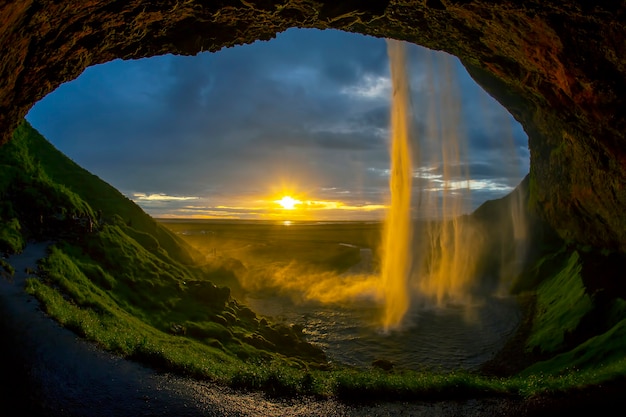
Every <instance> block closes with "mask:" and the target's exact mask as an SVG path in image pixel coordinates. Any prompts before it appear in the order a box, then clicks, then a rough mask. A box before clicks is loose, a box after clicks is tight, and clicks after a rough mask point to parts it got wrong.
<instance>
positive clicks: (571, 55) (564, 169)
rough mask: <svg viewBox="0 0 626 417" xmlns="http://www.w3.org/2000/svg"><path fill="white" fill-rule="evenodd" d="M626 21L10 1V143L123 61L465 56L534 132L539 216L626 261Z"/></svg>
mask: <svg viewBox="0 0 626 417" xmlns="http://www.w3.org/2000/svg"><path fill="white" fill-rule="evenodd" d="M625 13H626V4H625V3H624V2H621V1H595V2H590V1H583V0H569V1H566V0H554V1H550V2H546V1H539V0H528V1H527V0H524V1H521V0H489V1H487V0H474V1H464V0H463V1H462V0H413V1H410V0H409V1H399V0H369V1H364V0H363V1H359V0H350V1H342V2H333V1H326V0H317V1H312V0H278V1H271V0H247V1H244V0H222V1H211V2H207V1H201V0H188V1H180V0H169V1H168V0H164V1H158V2H145V1H140V0H128V1H119V0H102V1H79V0H64V1H58V0H37V1H34V0H24V1H14V2H9V1H0V50H2V55H1V56H0V71H1V75H0V143H2V142H5V141H7V140H9V139H10V135H11V132H12V131H13V129H14V128H15V127H16V126H17V124H18V123H19V122H20V120H21V119H22V117H23V116H24V115H25V114H26V113H27V111H28V110H29V109H30V107H31V106H32V105H33V103H35V102H36V101H37V100H39V99H41V98H42V97H44V96H45V95H46V94H47V93H49V92H51V91H52V90H54V89H55V88H56V87H57V86H59V85H60V84H61V83H63V82H65V81H68V80H71V79H73V78H76V77H77V76H78V75H79V74H80V73H81V72H82V71H83V70H84V69H85V68H86V67H88V66H90V65H94V64H98V63H102V62H106V61H110V60H112V59H115V58H123V59H131V58H140V57H147V56H152V55H159V54H165V53H176V54H196V53H198V52H200V51H217V50H219V49H221V48H223V47H228V46H233V45H237V44H242V43H247V42H253V41H255V40H258V39H262V40H266V39H270V38H272V37H273V36H274V35H275V34H276V33H277V32H280V31H283V30H285V29H287V28H290V27H309V28H320V29H325V28H336V29H341V30H346V31H352V32H360V33H363V34H369V35H373V36H379V37H383V36H384V37H393V38H398V39H404V40H407V41H410V42H413V43H416V44H420V45H423V46H426V47H429V48H432V49H438V50H445V51H448V52H450V53H452V54H454V55H456V56H458V57H459V58H460V59H461V60H462V61H463V63H464V64H465V65H466V66H467V68H468V69H469V71H470V73H471V74H472V75H473V76H474V78H475V79H476V80H477V81H478V82H479V83H480V84H481V85H482V86H483V87H484V88H485V89H486V90H487V91H489V92H490V93H491V94H493V95H494V96H495V97H496V98H497V99H498V100H499V101H500V102H501V103H502V104H503V105H504V106H505V107H507V108H508V109H509V110H510V112H511V113H512V114H513V115H514V116H515V117H516V118H517V119H518V120H519V121H520V122H521V123H522V124H523V126H524V128H525V129H526V131H527V133H528V135H529V146H530V150H531V193H532V202H533V205H534V207H535V208H536V209H537V211H538V212H539V213H540V214H541V215H542V216H543V217H544V218H545V219H547V220H548V221H549V222H550V223H551V224H552V226H553V227H554V228H555V229H556V230H557V231H558V232H559V233H560V235H561V236H562V237H564V238H567V239H573V240H575V241H578V242H581V243H585V244H592V245H595V246H599V247H603V248H612V249H619V250H621V251H625V250H626V210H624V209H623V208H624V207H625V206H626V187H625V184H626V141H625V139H626V101H625V100H626V99H625V97H626V96H625V95H624V91H626V59H624V56H626V16H625Z"/></svg>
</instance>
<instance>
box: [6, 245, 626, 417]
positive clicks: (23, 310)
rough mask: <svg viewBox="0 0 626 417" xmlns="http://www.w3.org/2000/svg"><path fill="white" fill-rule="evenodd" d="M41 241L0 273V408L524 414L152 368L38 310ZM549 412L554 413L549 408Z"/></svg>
mask: <svg viewBox="0 0 626 417" xmlns="http://www.w3.org/2000/svg"><path fill="white" fill-rule="evenodd" d="M46 247H47V244H46V243H35V244H30V245H28V247H27V248H26V250H24V252H23V253H21V254H19V255H14V256H12V257H10V258H9V259H8V261H9V263H11V264H12V265H13V266H14V267H15V270H16V273H15V276H14V277H13V279H12V280H6V279H2V278H0V334H1V335H2V336H1V343H0V358H1V360H0V415H2V416H5V415H7V416H11V415H15V416H24V415H26V416H47V417H57V416H59V417H60V416H64V417H74V416H76V417H78V416H94V417H95V416H103V417H104V416H107V417H108V416H117V417H126V416H128V417H130V416H133V417H135V416H180V417H187V416H189V417H191V416H193V417H195V416H407V415H411V416H425V417H428V416H442V417H446V416H506V415H515V414H519V415H525V414H528V415H531V414H530V412H531V411H532V410H530V409H529V408H528V404H521V403H519V402H517V401H503V400H501V399H482V400H469V401H461V402H454V401H448V402H434V403H412V404H405V403H388V404H379V405H376V406H372V407H370V406H363V405H359V406H351V405H348V404H344V403H340V402H337V401H331V400H329V401H315V400H310V399H298V400H289V401H279V400H272V399H268V398H266V397H264V396H263V395H262V394H258V393H242V392H237V391H233V390H231V389H228V388H224V387H219V386H215V385H213V384H208V383H202V382H199V381H195V380H191V379H187V378H181V377H178V376H174V375H171V374H164V373H158V372H156V371H154V370H151V369H148V368H145V367H143V366H141V365H139V364H137V363H134V362H131V361H127V360H124V359H121V358H119V357H116V356H113V355H110V354H108V353H106V352H103V351H101V350H99V349H97V348H96V347H94V346H93V345H92V344H89V343H87V342H85V341H83V340H81V339H79V338H78V337H77V336H75V335H74V334H73V333H72V332H70V331H68V330H66V329H64V328H61V327H60V326H59V325H58V324H56V322H54V321H53V320H51V319H50V318H48V317H47V316H46V315H45V314H43V313H42V312H41V310H40V309H39V307H38V304H37V301H36V300H35V299H34V298H32V297H31V296H29V295H28V294H26V293H25V292H24V290H23V288H24V281H25V279H26V277H27V276H28V274H27V273H26V272H25V271H26V269H27V268H31V269H33V270H34V269H35V268H36V262H37V260H38V259H40V258H41V257H43V256H45V253H46ZM531 408H533V407H531ZM622 410H623V409H622ZM536 411H538V410H536V409H535V410H534V411H532V415H537V413H536ZM570 412H571V411H570ZM550 415H558V414H555V413H554V409H553V410H552V411H551V413H550Z"/></svg>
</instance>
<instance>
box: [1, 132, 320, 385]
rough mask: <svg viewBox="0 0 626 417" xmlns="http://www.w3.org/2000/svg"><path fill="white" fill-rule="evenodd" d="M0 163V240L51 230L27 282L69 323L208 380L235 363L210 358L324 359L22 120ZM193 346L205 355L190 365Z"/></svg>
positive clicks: (12, 242)
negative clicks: (217, 281) (244, 301)
mask: <svg viewBox="0 0 626 417" xmlns="http://www.w3.org/2000/svg"><path fill="white" fill-rule="evenodd" d="M0 169H1V170H0V172H1V173H2V175H0V181H1V182H0V196H2V204H1V205H0V250H2V251H3V252H9V253H10V252H17V251H20V250H21V249H22V248H23V247H24V245H25V244H26V242H27V241H28V240H30V239H37V240H48V239H51V240H54V241H55V243H54V244H53V245H52V246H51V249H50V255H49V257H48V258H46V259H45V260H44V261H43V262H42V263H41V265H40V272H39V278H40V279H33V280H30V281H29V287H28V289H29V291H30V292H32V293H33V294H35V295H36V296H37V297H38V298H39V300H40V301H41V303H42V305H43V307H44V309H45V310H46V311H47V312H48V313H49V314H51V315H52V316H53V317H55V318H56V319H57V320H59V321H60V322H61V323H63V324H64V325H66V326H68V327H70V328H72V329H74V330H75V331H76V332H77V333H79V334H81V335H83V336H85V337H87V338H88V339H91V340H94V341H96V342H98V343H99V344H100V345H102V346H103V347H105V348H107V349H110V350H112V351H115V352H117V353H120V354H122V355H124V356H130V357H135V358H139V359H142V360H146V361H148V362H150V363H153V364H157V365H160V366H167V367H174V368H181V367H182V368H184V369H185V370H189V369H192V371H193V373H195V374H198V375H203V376H205V377H211V378H215V379H221V378H229V377H230V378H234V373H236V372H235V371H231V372H225V370H224V369H222V368H220V367H219V366H218V367H217V370H216V369H214V368H215V364H223V366H224V367H226V368H228V367H229V366H230V367H232V368H233V369H240V370H241V369H243V370H245V369H246V366H242V364H241V363H240V361H242V360H244V361H247V362H250V363H255V364H258V363H266V364H270V363H274V362H276V363H284V364H291V365H295V366H296V367H308V366H319V365H324V364H325V358H324V354H323V352H322V351H321V350H320V349H318V348H315V347H313V346H311V345H309V344H308V343H306V342H304V341H303V339H302V337H301V335H300V334H299V333H298V331H297V330H294V329H292V328H289V327H286V326H282V325H281V326H279V325H273V324H271V323H268V322H267V320H265V319H263V318H260V317H257V316H256V314H255V313H253V312H252V311H251V310H250V309H248V308H247V307H245V306H243V305H241V304H239V303H238V302H237V301H235V300H233V299H232V298H231V297H230V291H229V289H228V288H222V287H217V286H215V285H214V284H213V283H212V282H210V281H209V280H208V279H207V277H206V276H204V275H203V274H202V273H201V272H200V271H199V269H196V268H194V267H193V266H192V265H186V264H185V263H188V262H192V255H191V254H192V252H193V250H192V249H191V248H190V247H189V246H188V245H187V244H186V243H185V242H183V241H181V240H180V239H178V238H177V237H176V236H175V235H174V234H173V233H171V232H170V231H169V230H167V229H166V228H164V227H162V226H161V225H159V224H158V223H156V222H155V221H154V220H153V219H152V218H150V217H149V216H148V215H147V214H145V213H144V212H143V211H142V210H141V209H140V208H139V207H138V206H136V205H135V204H134V203H133V202H132V201H130V200H128V199H127V198H125V197H124V196H122V195H121V194H120V193H119V192H117V191H116V190H115V189H113V188H112V187H111V186H109V185H108V184H106V183H104V182H103V181H101V180H100V179H98V178H97V177H95V176H93V175H91V174H89V173H88V172H86V171H85V170H83V169H82V168H80V167H78V166H77V165H76V164H75V163H73V162H72V161H70V160H69V159H68V158H66V157H65V156H63V155H62V154H61V153H60V152H58V151H57V150H56V149H55V148H54V147H53V146H52V145H50V144H49V143H48V142H47V141H46V140H45V139H44V138H43V137H42V136H41V135H39V134H38V133H37V132H36V131H35V130H34V129H33V128H32V127H30V126H29V125H28V123H26V122H24V123H23V124H22V125H21V126H20V127H19V128H18V129H17V130H16V132H15V134H14V137H13V140H12V141H11V142H10V143H9V144H7V145H5V146H3V147H2V148H1V152H0ZM194 352H195V353H194ZM192 353H193V354H192ZM194 355H195V357H196V358H200V357H202V358H204V359H202V360H200V361H199V362H198V363H196V364H194V365H193V366H192V365H189V361H190V359H189V358H191V357H194ZM226 358H228V360H226ZM181 361H182V362H181ZM211 364H212V365H211ZM234 364H236V365H234ZM220 366H221V365H220ZM188 368H189V369H188ZM237 372H239V371H237Z"/></svg>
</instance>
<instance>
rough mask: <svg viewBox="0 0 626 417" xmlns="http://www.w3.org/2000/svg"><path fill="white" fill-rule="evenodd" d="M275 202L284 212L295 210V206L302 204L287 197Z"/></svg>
mask: <svg viewBox="0 0 626 417" xmlns="http://www.w3.org/2000/svg"><path fill="white" fill-rule="evenodd" d="M276 202H277V203H278V204H280V205H281V206H282V207H283V208H284V209H285V210H293V209H294V208H296V205H297V204H301V203H302V202H301V201H299V200H296V199H294V198H291V197H289V196H284V197H283V198H282V199H280V200H276Z"/></svg>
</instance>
